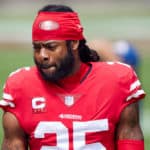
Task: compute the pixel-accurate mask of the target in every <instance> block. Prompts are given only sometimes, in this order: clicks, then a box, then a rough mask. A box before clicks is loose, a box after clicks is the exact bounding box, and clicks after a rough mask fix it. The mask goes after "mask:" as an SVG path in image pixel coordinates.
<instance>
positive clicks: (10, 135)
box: [2, 112, 28, 150]
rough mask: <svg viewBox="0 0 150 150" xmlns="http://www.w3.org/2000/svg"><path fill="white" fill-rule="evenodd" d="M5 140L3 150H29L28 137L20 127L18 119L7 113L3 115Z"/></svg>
mask: <svg viewBox="0 0 150 150" xmlns="http://www.w3.org/2000/svg"><path fill="white" fill-rule="evenodd" d="M3 129H4V138H3V143H2V150H27V149H28V144H27V139H26V136H25V134H24V132H23V130H22V129H21V127H20V126H19V123H18V121H17V119H16V117H15V116H14V115H13V114H11V113H9V112H5V113H4V115H3Z"/></svg>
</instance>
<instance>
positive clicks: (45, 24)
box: [39, 20, 59, 31]
mask: <svg viewBox="0 0 150 150" xmlns="http://www.w3.org/2000/svg"><path fill="white" fill-rule="evenodd" d="M39 26H40V29H41V30H45V31H51V30H57V29H58V28H59V24H58V23H57V22H56V21H53V20H45V21H42V22H41V23H40V25H39Z"/></svg>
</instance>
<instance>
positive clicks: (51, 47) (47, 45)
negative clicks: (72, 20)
mask: <svg viewBox="0 0 150 150" xmlns="http://www.w3.org/2000/svg"><path fill="white" fill-rule="evenodd" d="M44 47H45V48H47V49H49V50H55V48H56V46H55V45H51V44H45V45H44Z"/></svg>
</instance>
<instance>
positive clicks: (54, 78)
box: [34, 42, 75, 83]
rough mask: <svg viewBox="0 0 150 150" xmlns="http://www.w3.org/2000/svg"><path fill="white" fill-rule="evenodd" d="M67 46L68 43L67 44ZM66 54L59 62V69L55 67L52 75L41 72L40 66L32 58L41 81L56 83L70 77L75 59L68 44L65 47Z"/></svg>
mask: <svg viewBox="0 0 150 150" xmlns="http://www.w3.org/2000/svg"><path fill="white" fill-rule="evenodd" d="M68 44H69V42H68ZM67 49H68V53H67V55H66V56H65V57H64V58H63V59H62V60H61V62H60V65H59V67H58V66H56V67H57V69H56V71H55V72H54V73H53V74H46V73H44V72H43V71H42V69H41V68H42V64H40V63H38V62H37V61H36V59H35V58H34V62H35V64H36V66H37V68H38V70H39V72H40V74H41V75H42V77H43V79H44V80H46V81H50V82H55V83H56V82H58V81H59V80H61V79H63V78H65V77H67V76H68V75H70V74H71V73H72V71H73V69H74V65H75V58H74V55H73V53H72V50H71V46H70V44H69V45H67Z"/></svg>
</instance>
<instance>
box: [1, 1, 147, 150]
mask: <svg viewBox="0 0 150 150" xmlns="http://www.w3.org/2000/svg"><path fill="white" fill-rule="evenodd" d="M31 1H32V0H31ZM62 1H63V0H62ZM70 1H72V0H70ZM63 2H64V3H67V2H66V1H63ZM84 2H85V1H84ZM117 2H118V1H117ZM44 3H47V2H44ZM68 3H69V2H68ZM43 5H44V4H43V2H42V4H36V5H35V4H34V5H31V6H30V7H25V8H23V9H24V11H22V7H20V6H16V5H14V3H13V5H12V6H7V5H5V8H4V7H3V8H2V7H1V9H0V95H2V86H3V84H4V82H5V80H6V78H7V76H8V75H9V73H10V72H12V71H14V70H16V69H17V68H20V67H22V66H29V65H33V60H32V47H31V44H30V43H31V25H32V21H33V18H34V16H35V13H36V11H37V9H38V8H40V7H41V6H43ZM69 5H71V6H73V8H75V10H77V11H78V12H79V15H80V17H81V22H82V24H83V26H84V30H85V36H86V38H87V40H90V39H94V38H106V39H110V40H117V39H127V40H130V41H131V42H133V43H134V44H135V45H136V46H137V47H138V48H139V51H140V54H141V57H142V64H141V69H140V78H141V81H142V85H143V88H144V90H145V91H146V93H147V96H146V98H145V100H144V106H143V113H142V119H141V122H142V127H143V131H144V135H145V141H146V142H145V143H146V148H145V150H150V130H149V124H150V119H149V115H150V111H149V108H150V101H149V99H150V95H149V89H150V80H149V77H150V71H149V66H150V44H149V43H150V30H149V27H150V5H144V3H142V4H141V3H140V4H138V3H136V5H134V3H132V4H128V5H127V4H126V5H122V4H118V3H109V4H106V3H100V2H99V3H98V4H97V5H96V4H95V5H94V3H92V2H91V3H90V4H89V5H86V6H85V5H84V4H82V5H78V4H77V3H76V4H74V3H73V4H72V3H69ZM25 6H26V5H25ZM27 6H28V5H27ZM122 6H124V7H122ZM13 7H14V9H13ZM16 7H17V8H18V9H15V8H16ZM26 8H29V10H28V11H26ZM8 10H9V12H10V13H8ZM14 10H15V11H14ZM0 116H1V111H0ZM1 142H2V126H1V123H0V143H1ZM0 145H1V144H0Z"/></svg>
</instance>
